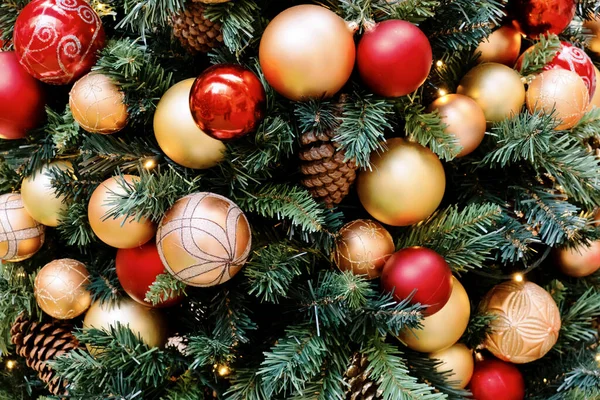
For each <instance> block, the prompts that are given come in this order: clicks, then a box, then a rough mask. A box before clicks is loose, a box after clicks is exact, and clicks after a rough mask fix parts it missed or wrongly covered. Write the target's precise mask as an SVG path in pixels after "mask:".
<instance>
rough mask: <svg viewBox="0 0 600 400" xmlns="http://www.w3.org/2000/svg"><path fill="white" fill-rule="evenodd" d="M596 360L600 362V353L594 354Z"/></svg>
mask: <svg viewBox="0 0 600 400" xmlns="http://www.w3.org/2000/svg"><path fill="white" fill-rule="evenodd" d="M596 361H598V362H600V353H598V354H596Z"/></svg>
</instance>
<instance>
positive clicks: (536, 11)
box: [507, 0, 576, 38]
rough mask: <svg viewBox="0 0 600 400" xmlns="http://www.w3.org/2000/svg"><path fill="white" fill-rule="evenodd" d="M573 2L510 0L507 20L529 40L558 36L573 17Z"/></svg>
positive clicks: (572, 0) (561, 0) (558, 0)
mask: <svg viewBox="0 0 600 400" xmlns="http://www.w3.org/2000/svg"><path fill="white" fill-rule="evenodd" d="M575 5H576V4H575V0H510V1H509V2H508V10H507V11H508V14H509V18H512V21H513V25H514V26H515V28H516V29H517V30H518V31H519V32H521V33H522V34H524V35H526V36H529V37H531V38H535V37H538V36H539V35H545V34H547V33H554V34H557V35H558V34H559V33H561V32H562V31H564V30H565V28H566V27H567V26H569V24H570V23H571V21H572V20H573V17H574V16H575Z"/></svg>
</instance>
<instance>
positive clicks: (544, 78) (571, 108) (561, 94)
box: [527, 69, 590, 129]
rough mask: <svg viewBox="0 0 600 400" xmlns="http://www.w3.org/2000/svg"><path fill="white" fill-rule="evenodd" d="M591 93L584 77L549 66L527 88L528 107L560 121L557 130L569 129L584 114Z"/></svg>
mask: <svg viewBox="0 0 600 400" xmlns="http://www.w3.org/2000/svg"><path fill="white" fill-rule="evenodd" d="M589 102H590V94H589V91H588V88H587V86H585V83H584V82H583V79H581V77H580V76H579V75H577V73H575V72H573V71H568V70H566V69H551V70H548V71H544V72H542V73H541V74H539V75H538V76H536V77H535V78H534V80H533V82H531V84H529V89H528V90H527V108H528V109H529V111H530V112H534V111H536V110H538V111H542V112H544V113H548V114H550V113H551V112H552V111H554V112H555V113H554V116H555V117H556V118H557V119H559V120H561V121H562V122H561V124H560V125H558V126H557V127H556V129H571V128H572V127H574V126H575V125H577V123H578V122H579V120H580V119H581V117H583V115H584V114H585V110H586V109H587V107H588V104H589Z"/></svg>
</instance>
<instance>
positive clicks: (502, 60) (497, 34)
mask: <svg viewBox="0 0 600 400" xmlns="http://www.w3.org/2000/svg"><path fill="white" fill-rule="evenodd" d="M477 52H480V53H481V56H480V57H479V58H478V59H477V61H478V62H480V63H484V62H493V63H498V64H504V65H506V66H508V67H511V68H512V67H513V66H514V65H515V61H517V58H518V57H519V53H520V52H521V34H520V33H519V31H517V30H516V29H514V28H513V27H511V26H502V27H500V28H498V29H497V30H495V31H494V32H492V34H491V35H490V36H488V37H487V38H486V39H483V41H482V42H481V43H479V46H477V49H476V50H475V53H477Z"/></svg>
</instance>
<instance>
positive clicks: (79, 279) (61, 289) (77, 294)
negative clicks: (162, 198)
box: [34, 258, 92, 319]
mask: <svg viewBox="0 0 600 400" xmlns="http://www.w3.org/2000/svg"><path fill="white" fill-rule="evenodd" d="M89 283H90V280H89V273H88V270H87V269H86V268H85V265H83V264H82V263H80V262H79V261H77V260H73V259H70V258H63V259H61V260H54V261H52V262H50V263H48V264H46V265H45V266H44V267H43V268H42V269H41V270H40V272H39V273H38V274H37V276H36V278H35V286H34V295H35V299H36V300H37V303H38V305H39V306H40V308H41V309H42V310H44V312H45V313H46V314H48V315H50V316H51V317H53V318H57V319H72V318H75V317H77V316H79V315H81V314H83V313H84V312H85V310H87V309H88V307H89V306H90V304H92V295H91V293H90V292H89V290H87V288H86V286H87V285H88V284H89Z"/></svg>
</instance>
